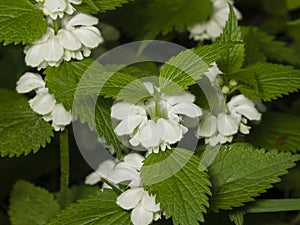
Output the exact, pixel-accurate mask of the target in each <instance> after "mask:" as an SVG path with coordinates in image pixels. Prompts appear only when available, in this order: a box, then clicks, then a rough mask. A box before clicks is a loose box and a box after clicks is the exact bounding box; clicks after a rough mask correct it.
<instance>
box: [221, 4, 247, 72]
mask: <svg viewBox="0 0 300 225" xmlns="http://www.w3.org/2000/svg"><path fill="white" fill-rule="evenodd" d="M229 6H230V14H229V18H228V21H227V23H226V26H225V28H224V30H223V33H222V35H221V37H220V39H219V40H218V41H217V43H219V44H226V43H230V42H231V43H236V44H235V45H234V46H233V47H232V48H231V49H229V50H228V51H227V52H226V53H225V54H224V55H222V57H221V58H220V59H219V60H218V62H217V64H218V67H219V68H220V69H221V71H222V72H223V73H233V72H236V71H238V70H239V69H240V68H241V67H242V65H243V63H244V59H245V47H244V43H243V39H242V32H241V29H240V27H239V26H238V22H237V18H236V15H235V12H234V10H233V7H232V6H231V5H229Z"/></svg>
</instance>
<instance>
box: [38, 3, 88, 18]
mask: <svg viewBox="0 0 300 225" xmlns="http://www.w3.org/2000/svg"><path fill="white" fill-rule="evenodd" d="M36 1H37V2H38V3H39V4H38V7H39V8H41V9H42V10H43V12H44V14H45V15H46V16H50V17H51V18H52V19H54V20H56V19H57V18H58V17H59V18H63V16H64V14H65V13H66V14H68V15H72V14H73V13H74V12H75V8H74V7H73V6H72V4H74V5H79V4H81V2H82V0H36Z"/></svg>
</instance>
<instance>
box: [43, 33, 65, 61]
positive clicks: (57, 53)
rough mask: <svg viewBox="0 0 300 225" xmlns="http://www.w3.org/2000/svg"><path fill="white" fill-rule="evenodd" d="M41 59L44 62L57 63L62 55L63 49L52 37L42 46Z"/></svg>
mask: <svg viewBox="0 0 300 225" xmlns="http://www.w3.org/2000/svg"><path fill="white" fill-rule="evenodd" d="M42 51H43V57H44V60H46V61H52V62H59V61H60V60H62V58H63V55H64V48H63V47H62V46H61V44H60V43H59V41H58V39H57V37H54V38H52V39H50V40H49V41H47V42H46V43H45V44H43V45H42Z"/></svg>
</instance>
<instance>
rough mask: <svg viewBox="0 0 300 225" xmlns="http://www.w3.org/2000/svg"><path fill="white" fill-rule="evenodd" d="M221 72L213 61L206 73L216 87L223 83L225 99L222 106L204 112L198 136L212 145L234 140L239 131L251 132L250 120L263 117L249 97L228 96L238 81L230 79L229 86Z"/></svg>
mask: <svg viewBox="0 0 300 225" xmlns="http://www.w3.org/2000/svg"><path fill="white" fill-rule="evenodd" d="M221 74H222V72H221V71H220V70H219V68H218V66H217V64H216V63H213V64H212V67H211V68H210V70H209V71H208V72H206V73H205V75H206V76H207V77H208V79H209V80H210V81H211V85H212V86H213V87H214V88H220V87H219V84H222V88H221V90H222V92H223V94H224V96H223V97H224V99H223V102H222V107H221V108H218V109H214V110H211V111H205V112H204V113H203V116H202V117H201V118H200V123H199V127H198V131H197V137H198V138H205V142H206V144H210V145H212V146H215V145H217V144H224V143H226V142H232V139H233V135H235V134H237V133H238V132H240V133H242V134H249V133H250V128H251V127H249V126H247V125H246V124H247V122H248V120H250V121H259V120H260V119H261V113H260V112H259V111H258V110H257V109H256V106H255V103H254V102H253V101H252V100H250V99H249V98H247V97H245V96H244V95H242V94H239V95H234V96H232V97H231V98H228V94H229V93H230V88H234V87H235V86H236V85H237V82H236V81H234V80H230V81H229V85H228V86H227V85H224V84H223V83H224V82H223V79H222V78H221V77H220V75H221ZM229 99H230V100H229ZM227 100H229V101H228V102H227Z"/></svg>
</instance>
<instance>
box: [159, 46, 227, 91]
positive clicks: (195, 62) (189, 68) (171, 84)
mask: <svg viewBox="0 0 300 225" xmlns="http://www.w3.org/2000/svg"><path fill="white" fill-rule="evenodd" d="M230 47H232V44H228V43H227V44H212V45H206V46H203V47H199V48H196V49H191V50H186V51H183V52H181V53H179V54H178V55H177V56H175V57H173V58H171V59H170V60H169V61H168V62H167V63H166V64H165V65H164V67H163V68H162V70H161V72H160V87H161V91H162V92H164V93H170V94H172V93H175V92H180V91H182V89H187V88H188V87H189V86H190V85H193V84H195V83H196V82H197V81H198V80H200V79H201V78H202V76H203V75H204V72H206V71H207V70H208V69H209V68H210V64H211V63H212V62H214V61H217V60H218V59H219V58H220V57H221V56H222V55H223V54H224V53H225V52H227V51H228V49H230Z"/></svg>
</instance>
